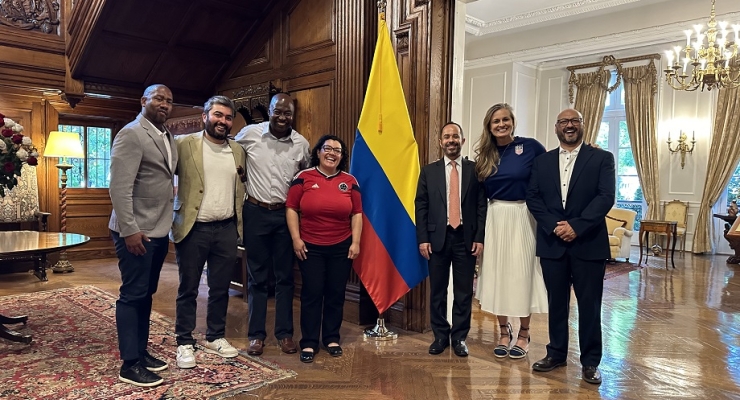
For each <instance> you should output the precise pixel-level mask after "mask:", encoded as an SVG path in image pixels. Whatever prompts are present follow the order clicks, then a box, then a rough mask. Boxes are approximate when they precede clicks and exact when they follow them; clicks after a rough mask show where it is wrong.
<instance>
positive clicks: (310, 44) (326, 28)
mask: <svg viewBox="0 0 740 400" xmlns="http://www.w3.org/2000/svg"><path fill="white" fill-rule="evenodd" d="M334 20H335V4H334V1H321V2H316V1H314V2H310V1H301V2H298V3H296V4H295V6H294V7H293V8H292V9H291V10H290V11H289V12H288V13H287V16H286V21H285V24H284V25H283V26H284V28H285V31H284V32H283V38H284V43H283V45H284V51H283V52H282V54H283V56H284V60H283V64H284V65H295V64H300V63H302V62H305V61H311V60H316V59H319V58H322V57H332V56H334V54H335V53H336V49H335V44H336V43H335V34H334V32H335V27H334V23H333V21H334Z"/></svg>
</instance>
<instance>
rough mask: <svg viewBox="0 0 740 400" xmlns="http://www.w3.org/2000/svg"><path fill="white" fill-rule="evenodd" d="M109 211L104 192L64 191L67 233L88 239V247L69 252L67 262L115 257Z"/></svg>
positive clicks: (100, 190)
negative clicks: (109, 227)
mask: <svg viewBox="0 0 740 400" xmlns="http://www.w3.org/2000/svg"><path fill="white" fill-rule="evenodd" d="M112 210H113V206H112V205H111V202H110V196H109V194H108V190H107V189H68V190H67V232H74V233H81V234H83V235H87V236H89V237H90V241H89V242H88V243H85V244H84V245H82V246H79V247H76V248H73V249H70V250H69V251H68V255H69V258H70V259H72V260H80V259H88V258H99V257H100V258H102V257H115V249H114V248H113V242H112V240H111V238H110V232H109V230H108V220H109V219H110V214H111V211H112Z"/></svg>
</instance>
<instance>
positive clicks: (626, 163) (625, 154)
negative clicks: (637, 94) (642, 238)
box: [596, 72, 647, 231]
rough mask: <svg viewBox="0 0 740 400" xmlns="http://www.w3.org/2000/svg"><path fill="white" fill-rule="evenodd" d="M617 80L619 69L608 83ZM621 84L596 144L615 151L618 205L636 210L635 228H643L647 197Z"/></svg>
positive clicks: (611, 99) (612, 95)
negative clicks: (638, 174)
mask: <svg viewBox="0 0 740 400" xmlns="http://www.w3.org/2000/svg"><path fill="white" fill-rule="evenodd" d="M615 82H616V73H614V72H612V77H611V80H610V82H609V85H610V86H611V85H613V84H614V83H615ZM622 89H623V85H619V87H617V88H616V89H615V90H614V91H613V92H611V93H609V94H607V98H606V106H605V108H604V116H603V117H602V119H601V127H600V128H599V134H598V136H597V137H596V144H598V145H599V146H600V147H601V148H602V149H604V150H609V151H610V152H611V153H612V154H614V161H615V163H616V165H615V167H616V173H617V177H616V178H617V187H616V192H617V196H616V197H617V205H616V206H617V207H619V208H627V209H630V210H634V211H635V212H637V217H636V218H635V226H634V230H636V231H637V230H639V229H640V220H641V219H642V218H643V210H645V209H647V208H646V207H647V204H645V199H644V198H643V195H642V188H641V187H640V179H639V178H638V177H637V168H635V158H634V156H633V155H632V145H631V144H630V137H629V133H628V132H627V116H626V113H625V110H624V90H622Z"/></svg>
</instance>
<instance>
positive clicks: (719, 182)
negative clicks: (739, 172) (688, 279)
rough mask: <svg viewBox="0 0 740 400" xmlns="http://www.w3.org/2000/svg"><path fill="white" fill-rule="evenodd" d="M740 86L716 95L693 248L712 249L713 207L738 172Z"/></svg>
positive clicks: (699, 249)
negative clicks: (733, 175) (715, 110)
mask: <svg viewBox="0 0 740 400" xmlns="http://www.w3.org/2000/svg"><path fill="white" fill-rule="evenodd" d="M738 133H740V88H734V89H720V91H719V95H718V98H717V115H716V116H715V118H714V132H712V144H711V146H710V147H709V154H710V157H709V163H708V164H707V177H706V181H705V182H704V192H703V193H702V196H701V205H700V206H699V214H698V216H697V218H696V228H695V230H694V240H693V244H692V251H693V252H694V253H704V252H710V251H712V243H711V240H710V237H711V235H710V229H711V222H712V221H711V219H712V215H711V213H712V206H714V204H715V203H716V202H717V200H718V199H719V196H720V195H721V194H722V191H723V190H724V189H725V187H726V186H727V183H728V182H729V181H730V177H732V173H733V172H734V171H735V167H736V166H737V163H738V160H740V140H738V139H737V135H738Z"/></svg>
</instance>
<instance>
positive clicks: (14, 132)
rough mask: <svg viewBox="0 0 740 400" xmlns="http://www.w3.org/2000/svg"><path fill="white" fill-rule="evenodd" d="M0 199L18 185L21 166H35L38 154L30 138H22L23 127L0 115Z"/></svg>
mask: <svg viewBox="0 0 740 400" xmlns="http://www.w3.org/2000/svg"><path fill="white" fill-rule="evenodd" d="M0 121H2V122H3V124H2V125H0V197H5V191H6V190H11V189H13V188H14V187H15V186H16V185H18V177H19V176H21V168H23V164H28V165H31V166H36V165H37V164H38V157H39V153H38V151H37V150H36V147H34V146H33V143H31V138H30V137H28V136H23V127H22V126H21V125H20V124H17V123H15V121H13V120H12V119H10V118H5V115H3V114H0Z"/></svg>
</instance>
